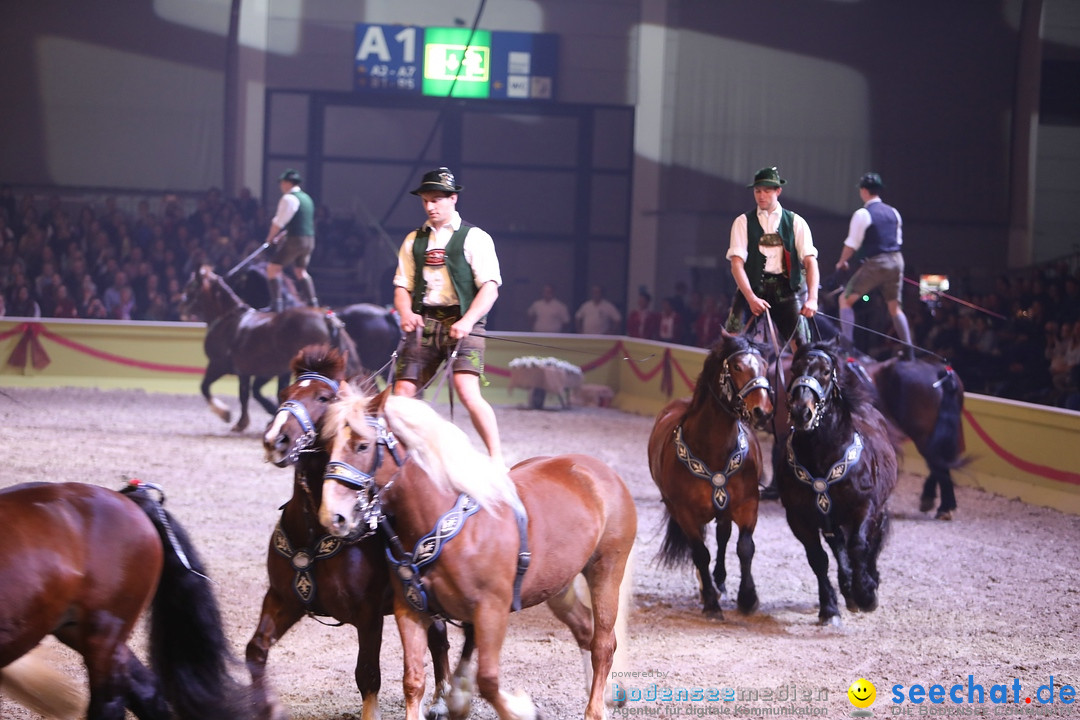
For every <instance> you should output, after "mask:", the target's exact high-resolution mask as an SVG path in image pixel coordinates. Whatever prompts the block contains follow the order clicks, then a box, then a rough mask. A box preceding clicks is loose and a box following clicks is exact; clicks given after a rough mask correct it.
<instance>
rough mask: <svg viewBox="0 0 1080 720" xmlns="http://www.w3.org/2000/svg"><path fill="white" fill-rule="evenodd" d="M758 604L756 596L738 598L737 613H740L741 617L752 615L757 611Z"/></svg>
mask: <svg viewBox="0 0 1080 720" xmlns="http://www.w3.org/2000/svg"><path fill="white" fill-rule="evenodd" d="M760 604H761V603H760V602H759V601H758V597H757V595H753V596H750V597H746V598H744V597H740V598H739V612H741V613H742V614H743V615H752V614H753V613H755V612H756V611H757V609H758V606H759V605H760Z"/></svg>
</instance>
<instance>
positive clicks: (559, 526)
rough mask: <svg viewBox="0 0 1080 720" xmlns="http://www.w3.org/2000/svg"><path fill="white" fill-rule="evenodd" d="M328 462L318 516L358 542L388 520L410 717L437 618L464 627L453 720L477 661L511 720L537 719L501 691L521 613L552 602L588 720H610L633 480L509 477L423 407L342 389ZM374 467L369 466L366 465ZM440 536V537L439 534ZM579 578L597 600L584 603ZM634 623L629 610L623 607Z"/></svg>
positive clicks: (589, 473)
mask: <svg viewBox="0 0 1080 720" xmlns="http://www.w3.org/2000/svg"><path fill="white" fill-rule="evenodd" d="M323 433H324V436H325V437H327V438H329V439H330V464H329V465H328V466H327V472H326V475H325V478H324V481H323V499H322V506H321V508H320V511H319V518H320V520H321V522H322V523H323V525H324V526H326V528H327V529H328V530H329V531H330V533H331V534H333V535H335V536H337V537H348V536H349V535H350V534H352V533H354V532H355V531H356V529H357V528H358V527H362V526H366V525H369V524H370V523H373V522H377V523H378V525H379V527H380V528H381V529H382V531H383V533H384V534H385V535H386V536H387V538H388V543H389V549H388V550H387V554H388V556H390V557H391V561H392V563H393V564H394V566H395V576H396V577H397V578H398V580H399V582H398V583H395V594H394V614H395V617H396V619H397V624H398V631H399V634H400V635H401V640H402V645H403V649H404V665H405V668H404V676H403V687H404V694H405V699H406V704H405V708H406V720H416V718H417V717H418V713H419V701H420V698H421V697H422V696H423V691H424V672H423V662H422V660H423V658H422V640H421V638H422V637H423V635H422V632H423V628H424V626H425V625H426V624H427V623H428V622H430V621H431V618H432V617H433V616H434V615H438V616H442V617H446V618H450V619H455V620H458V621H460V622H463V623H465V624H466V625H467V626H468V627H469V628H471V630H470V631H467V633H466V647H465V650H464V651H463V653H462V658H461V661H460V662H459V664H458V666H457V669H456V670H455V672H454V676H453V680H452V684H453V687H452V690H451V694H450V711H451V713H450V717H451V718H455V719H459V718H464V717H466V716H467V714H468V712H469V710H470V708H471V695H470V694H469V689H468V686H469V684H470V680H471V678H469V677H467V675H468V673H469V667H470V660H471V651H472V649H473V646H475V650H476V653H477V656H478V657H477V674H476V687H477V688H478V690H479V692H480V695H481V696H482V697H483V698H484V699H485V700H486V701H487V702H488V703H490V704H491V705H492V706H493V707H494V709H495V712H496V714H497V715H498V716H499V717H500V718H502V719H503V720H507V719H509V718H535V717H537V713H536V708H535V706H534V705H533V703H532V700H531V699H529V697H528V696H527V695H518V696H516V697H515V696H513V695H510V694H509V693H507V692H505V691H504V690H502V689H501V688H500V685H499V652H500V648H501V646H502V643H503V640H504V637H505V633H506V627H507V623H508V621H509V615H510V612H511V611H512V610H516V609H518V608H521V607H529V606H532V605H537V604H539V603H541V602H546V603H547V604H548V606H549V607H550V608H551V609H552V610H553V611H554V613H555V615H556V617H558V618H559V619H560V620H561V621H562V622H564V623H566V624H567V625H568V626H569V627H570V629H571V632H572V634H573V635H574V638H575V639H576V640H577V643H578V647H579V648H580V649H581V651H582V655H583V657H584V656H585V654H586V653H588V654H589V657H590V662H591V665H590V666H587V673H586V674H587V675H589V674H590V672H588V671H591V677H590V678H588V684H589V699H588V704H587V707H586V709H585V718H586V719H587V720H600V718H602V717H604V712H605V704H604V694H605V692H604V688H605V681H606V679H607V676H608V674H609V672H610V670H611V667H612V661H613V655H614V653H615V648H616V637H615V634H616V633H615V624H616V619H617V617H618V615H619V614H620V604H621V603H620V600H621V601H622V602H623V603H625V602H627V601H628V594H629V592H628V589H625V588H620V585H621V584H622V583H623V582H624V580H627V579H628V578H629V574H627V573H625V570H626V565H627V562H628V560H629V558H630V554H631V550H632V547H633V544H634V538H635V535H636V532H637V513H636V510H635V508H634V501H633V498H632V496H631V495H630V492H629V490H628V489H627V487H626V483H625V482H624V481H623V480H622V478H621V477H620V476H619V475H618V474H617V473H616V472H615V471H614V470H613V469H612V468H611V467H610V466H608V465H607V464H605V463H603V462H601V461H600V460H597V459H596V458H593V457H590V456H587V455H579V454H573V455H560V456H556V457H536V458H531V459H529V460H525V461H522V462H520V463H518V464H517V465H515V466H514V467H513V468H511V469H510V470H509V471H507V470H506V469H505V468H503V467H502V466H501V465H499V464H497V463H495V462H494V461H492V460H491V459H490V458H489V457H488V456H486V455H483V454H481V453H479V452H478V451H476V450H475V449H474V448H473V447H472V445H471V444H470V443H469V441H468V439H467V437H466V435H465V434H464V432H463V431H462V430H460V429H459V428H457V427H456V426H455V425H454V424H452V423H450V422H448V421H446V420H444V419H443V418H441V417H439V416H438V414H436V412H435V411H434V410H433V409H432V408H431V407H430V406H429V405H427V404H426V403H424V402H423V401H420V400H416V399H412V398H406V397H402V396H398V395H389V394H388V392H387V391H383V393H381V394H380V395H378V396H375V397H374V398H370V397H367V396H365V395H361V394H357V393H354V392H353V391H351V390H349V389H348V385H347V384H343V385H342V386H341V392H340V393H339V399H338V401H337V402H335V403H334V404H333V405H332V406H331V407H330V410H329V411H328V414H327V416H326V418H325V419H324V428H323ZM359 468H363V469H359ZM433 528H434V529H433ZM579 576H583V579H584V584H585V585H587V588H588V593H589V594H590V595H591V610H590V609H589V605H587V604H586V603H585V602H583V601H582V599H581V598H580V597H579V594H580V592H581V591H580V590H579V588H578V587H576V586H579V585H580V581H579V580H578V578H579ZM621 612H622V615H623V617H624V618H625V615H626V607H625V605H623V607H622V610H621Z"/></svg>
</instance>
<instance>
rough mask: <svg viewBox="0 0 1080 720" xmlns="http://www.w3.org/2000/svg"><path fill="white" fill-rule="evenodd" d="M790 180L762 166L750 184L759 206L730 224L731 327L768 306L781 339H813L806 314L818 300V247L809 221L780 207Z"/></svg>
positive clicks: (737, 327)
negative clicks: (733, 288)
mask: <svg viewBox="0 0 1080 720" xmlns="http://www.w3.org/2000/svg"><path fill="white" fill-rule="evenodd" d="M786 182H787V181H786V180H782V179H781V178H780V174H779V172H777V169H776V168H774V167H769V168H762V169H761V170H758V172H757V174H756V175H754V182H752V183H750V184H749V185H747V187H748V188H753V190H754V201H755V202H756V203H757V209H756V210H751V211H750V212H748V213H745V214H743V215H739V216H738V217H737V218H735V222H733V223H732V224H731V240H730V246H729V248H728V252H727V259H728V260H729V261H731V274H732V276H733V277H734V278H735V284H736V285H738V286H739V292H738V293H736V294H735V297H734V299H733V300H732V303H731V312H730V313H729V314H728V319H727V324H726V328H727V331H728V332H733V333H738V332H742V330H743V327H744V322H745V315H746V312H747V311H748V310H749V311H750V313H752V314H753V315H754V316H755V317H757V316H758V315H761V314H762V313H763V312H765V311H766V310H769V314H770V315H771V316H772V319H773V322H775V323H776V326H777V329H778V331H779V333H780V335H781V336H782V337H783V340H782V341H781V342H782V343H783V342H786V341H787V340H792V339H793V340H794V341H795V342H796V343H797V344H802V343H804V342H807V341H809V339H810V330H809V327H808V326H807V323H806V318H810V317H813V316H814V313H816V312H817V304H818V300H817V298H818V264H817V254H818V253H817V248H815V247H814V239H813V236H812V235H811V234H810V226H809V225H807V224H806V221H805V220H804V219H803V218H802V217H800V216H799V215H796V214H795V213H793V212H791V211H790V210H785V209H783V208H782V207H780V202H779V199H780V193H781V192H782V191H783V187H782V186H783V185H784V184H785V183H786Z"/></svg>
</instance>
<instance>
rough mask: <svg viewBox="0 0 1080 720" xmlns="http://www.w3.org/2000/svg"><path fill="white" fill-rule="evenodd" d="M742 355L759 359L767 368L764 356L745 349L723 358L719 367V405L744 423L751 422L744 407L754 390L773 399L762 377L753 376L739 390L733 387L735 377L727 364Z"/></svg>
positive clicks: (748, 412) (767, 383)
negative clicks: (760, 391) (761, 391)
mask: <svg viewBox="0 0 1080 720" xmlns="http://www.w3.org/2000/svg"><path fill="white" fill-rule="evenodd" d="M742 355H755V356H757V357H758V358H761V364H762V365H763V366H765V367H768V366H767V364H766V363H765V358H764V356H763V355H762V354H761V353H760V352H758V350H757V348H753V347H751V348H747V349H746V350H739V351H738V352H734V353H732V354H731V355H729V356H727V357H726V358H724V362H723V364H722V365H721V366H720V377H719V383H720V394H721V404H722V405H724V406H725V407H727V408H729V409H730V410H731V411H732V413H733V414H734V415H737V416H738V417H740V418H742V419H743V420H745V421H746V422H748V423H749V422H751V419H750V410H749V408H747V407H746V398H747V396H748V395H749V394H750V393H752V392H754V391H755V390H764V391H765V392H766V394H768V396H769V398H770V400H771V399H772V397H773V392H772V386H771V385H769V379H768V378H767V377H765V375H764V374H762V375H755V376H754V377H752V378H750V379H749V380H747V381H746V384H744V385H743V386H742V387H741V388H739V387H736V386H735V377H734V375H733V374H732V372H731V368H730V366H729V363H731V362H732V361H733V360H734V359H735V358H737V357H740V356H742Z"/></svg>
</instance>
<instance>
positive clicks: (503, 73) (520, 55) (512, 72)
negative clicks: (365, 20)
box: [354, 24, 558, 100]
mask: <svg viewBox="0 0 1080 720" xmlns="http://www.w3.org/2000/svg"><path fill="white" fill-rule="evenodd" d="M354 62H355V74H354V87H355V88H356V90H357V91H364V92H368V91H378V92H399V93H407V94H422V95H429V96H432V97H446V96H448V95H451V96H453V97H462V98H489V97H490V98H502V99H521V100H554V99H555V75H556V70H557V66H558V38H557V36H555V35H552V34H550V33H518V32H498V31H493V30H477V31H476V32H475V33H473V32H471V31H470V30H469V29H468V28H420V27H414V26H404V25H368V24H360V25H357V26H356V52H355V55H354Z"/></svg>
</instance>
